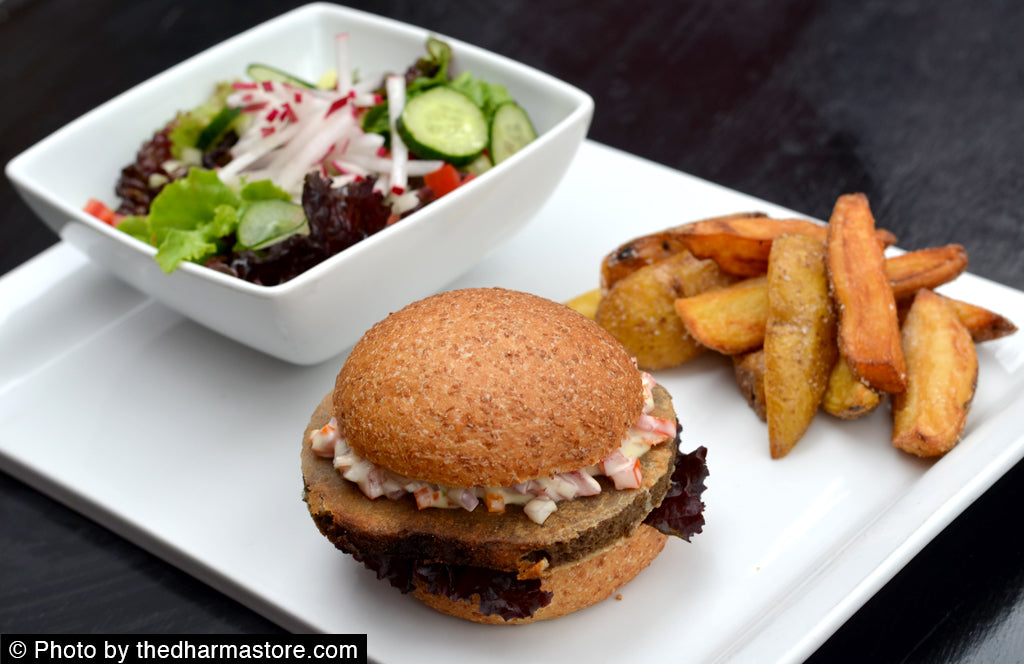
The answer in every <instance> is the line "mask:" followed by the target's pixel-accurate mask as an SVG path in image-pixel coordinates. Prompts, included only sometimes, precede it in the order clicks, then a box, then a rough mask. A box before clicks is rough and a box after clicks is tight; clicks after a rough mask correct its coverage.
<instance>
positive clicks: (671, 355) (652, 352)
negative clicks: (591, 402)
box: [594, 250, 734, 371]
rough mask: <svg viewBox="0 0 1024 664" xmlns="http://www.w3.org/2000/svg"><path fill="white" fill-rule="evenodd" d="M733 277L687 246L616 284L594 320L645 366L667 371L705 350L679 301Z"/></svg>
mask: <svg viewBox="0 0 1024 664" xmlns="http://www.w3.org/2000/svg"><path fill="white" fill-rule="evenodd" d="M733 281H734V277H731V276H729V275H727V274H725V273H724V272H722V271H721V270H720V269H719V268H718V266H717V265H715V263H714V261H710V260H699V259H697V258H694V257H693V255H692V254H691V253H690V252H689V251H685V250H684V251H682V252H680V253H678V254H675V255H673V256H671V257H669V258H666V259H664V260H661V261H658V262H656V263H652V264H650V265H645V266H644V267H641V268H640V269H638V270H636V271H634V272H633V273H631V274H630V275H628V276H627V277H625V278H624V279H622V280H620V281H619V282H617V283H616V284H615V286H613V287H612V288H611V289H610V290H609V291H608V292H607V293H606V294H605V295H604V297H602V298H601V301H600V303H599V304H598V307H597V311H596V313H595V316H594V320H595V321H596V322H597V323H598V324H599V325H601V327H603V328H604V329H605V330H607V331H608V332H609V333H611V335H612V336H614V337H615V338H616V339H618V340H619V343H621V344H622V345H623V346H624V347H625V348H626V351H627V352H628V353H630V354H631V355H632V356H633V357H635V358H636V361H637V365H638V366H639V367H640V368H641V369H643V370H645V371H655V370H658V369H666V368H669V367H673V366H676V365H679V364H682V363H684V362H687V361H689V360H692V359H693V358H695V357H697V356H698V355H700V354H701V353H702V352H704V350H705V349H704V347H703V346H702V345H700V344H699V343H697V341H696V340H695V339H694V338H693V337H692V336H691V335H690V333H689V332H687V331H686V327H685V326H684V325H683V322H682V320H681V319H680V318H679V316H678V314H676V310H675V301H676V300H677V299H679V298H680V297H686V296H688V295H696V294H697V293H699V292H703V291H704V290H710V289H714V288H721V287H723V286H726V285H728V284H730V283H732V282H733Z"/></svg>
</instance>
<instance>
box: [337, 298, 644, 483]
mask: <svg viewBox="0 0 1024 664" xmlns="http://www.w3.org/2000/svg"><path fill="white" fill-rule="evenodd" d="M642 409H643V388H642V383H641V377H640V372H639V371H638V370H637V368H636V366H635V365H634V363H633V360H632V359H631V358H630V357H629V355H628V354H627V353H626V351H625V350H624V349H623V348H622V346H621V345H620V344H619V343H618V342H617V341H616V340H615V339H614V338H613V337H612V336H611V335H609V334H608V333H607V332H605V331H604V330H603V329H602V328H601V327H600V326H599V325H597V324H596V323H594V322H593V321H591V320H589V319H587V318H586V317H584V316H582V315H580V314H578V313H576V312H575V311H573V310H571V309H569V308H568V307H566V306H564V305H562V304H558V303H556V302H552V301H550V300H546V299H544V298H541V297H538V296H536V295H530V294H527V293H521V292H518V291H510V290H504V289H500V288H478V289H466V290H456V291H449V292H446V293H441V294H438V295H434V296H432V297H428V298H426V299H424V300H420V301H418V302H415V303H413V304H411V305H409V306H407V307H405V308H404V309H402V310H400V311H398V312H396V313H393V314H391V315H390V316H388V317H387V318H385V319H384V320H382V321H380V322H379V323H377V324H376V325H374V326H373V328H371V329H370V330H369V331H368V332H367V333H366V335H365V336H363V338H362V339H361V340H360V341H359V342H358V343H357V344H356V345H355V347H354V348H353V349H352V352H351V354H350V355H349V357H348V359H347V360H346V361H345V365H344V366H343V367H342V369H341V372H340V373H339V374H338V379H337V382H336V384H335V391H334V410H333V414H334V415H335V417H337V418H338V421H339V423H341V426H342V429H343V431H344V433H345V437H346V439H347V442H348V444H349V445H350V446H351V447H352V448H353V449H354V450H355V451H356V452H357V453H358V454H359V455H360V456H362V457H363V458H365V459H367V460H369V461H372V462H374V463H376V464H378V465H380V466H383V467H384V468H388V469H390V470H393V471H395V472H397V473H400V474H402V475H405V476H406V477H410V478H413V479H419V480H424V481H427V482H435V483H438V484H444V485H447V486H456V487H473V486H509V485H511V484H515V483H518V482H524V481H526V480H528V479H534V478H538V477H544V476H547V475H550V474H554V473H559V472H569V471H573V470H579V469H581V468H584V467H586V466H589V465H591V464H594V463H597V462H599V461H600V460H601V459H602V458H604V457H605V456H607V455H608V454H610V453H611V452H612V451H614V450H615V449H617V448H618V447H619V446H620V445H621V444H622V440H623V437H624V436H625V435H626V432H627V431H628V429H629V428H630V426H631V425H633V424H634V423H635V422H636V421H637V419H638V418H639V416H640V413H641V411H642Z"/></svg>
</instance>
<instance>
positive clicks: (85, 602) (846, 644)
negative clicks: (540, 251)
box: [0, 0, 1024, 662]
mask: <svg viewBox="0 0 1024 664" xmlns="http://www.w3.org/2000/svg"><path fill="white" fill-rule="evenodd" d="M296 4H300V3H289V2H270V1H267V0H249V1H247V2H245V3H230V4H229V3H212V2H203V1H199V0H146V1H145V2H114V1H111V0H94V1H88V2H84V1H82V0H4V1H3V2H0V86H2V87H0V89H2V90H3V93H2V95H0V98H2V100H3V101H2V102H0V161H2V162H4V163H6V162H7V161H8V160H9V159H10V158H12V157H13V156H15V155H16V154H17V153H18V152H20V151H21V150H23V149H25V148H27V147H29V146H30V145H31V144H33V143H34V142H36V141H37V140H39V139H41V138H43V137H44V136H46V135H47V134H49V133H50V132H52V131H54V130H56V129H57V128H59V127H60V126H62V125H64V124H65V123H67V122H68V121H70V120H72V119H74V118H75V117H77V116H79V115H81V114H82V113H84V112H86V111H88V110H89V109H91V108H92V107H94V106H96V105H98V104H100V103H102V102H103V101H106V100H107V99H109V98H110V97H112V96H114V95H115V94H117V93H119V92H122V91H123V90H125V89H127V88H129V87H131V86H132V85H134V84H136V83H139V82H141V81H143V80H145V79H146V78H148V77H150V76H152V75H153V74H156V73H158V72H160V71H161V70H163V69H165V68H167V67H168V66H170V65H173V64H175V63H176V62H178V61H180V60H182V59H184V58H185V57H188V56H190V55H193V54H195V53H197V52H199V51H201V50H203V49H205V48H207V47H209V46H211V45H213V44H215V43H217V42H219V41H221V40H223V39H224V38H226V37H229V36H231V35H233V34H235V33H237V32H239V31H241V30H243V29H245V28H248V27H251V26H252V25H255V24H256V23H259V22H261V21H263V20H266V19H269V18H272V17H274V16H276V15H278V14H280V13H282V12H283V11H285V10H287V9H289V8H291V7H293V6H295V5H296ZM350 5H351V6H354V7H358V8H361V9H366V10H368V11H371V12H374V13H377V14H381V15H384V16H390V17H393V18H397V19H399V20H403V21H407V22H410V23H414V24H416V25H420V26H423V27H425V28H428V29H430V30H433V31H435V32H437V33H440V34H442V35H448V36H451V37H455V38H458V39H462V40H465V41H468V42H471V43H474V44H476V45H479V46H481V47H483V48H487V49H489V50H493V51H496V52H498V53H501V54H504V55H508V56H510V57H512V58H514V59H517V60H520V61H522V62H525V63H526V64H529V65H532V66H535V67H537V68H540V69H542V70H544V71H547V72H549V73H551V74H553V75H555V76H557V77H559V78H562V79H564V80H566V81H569V82H571V83H573V84H575V85H577V86H579V87H581V88H583V89H584V90H586V91H587V92H588V93H590V94H591V95H592V96H593V97H594V99H595V102H596V112H595V116H594V121H593V124H592V127H591V131H590V138H591V139H593V140H596V141H599V142H601V143H605V144H607V145H611V146H614V147H617V148H621V149H623V150H626V151H629V152H632V153H635V154H638V155H640V156H642V157H646V158H648V159H652V160H654V161H657V162H660V163H663V164H666V165H668V166H670V167H673V168H677V169H680V170H682V171H685V172H688V173H692V174H694V175H697V176H700V177H703V178H706V179H709V180H712V181H714V182H717V183H719V184H722V185H725V186H728V187H731V188H734V189H737V190H739V191H742V192H745V193H748V194H752V195H754V196H758V197H761V198H764V199H767V200H769V201H771V202H773V203H778V204H780V205H783V206H786V207H789V208H793V209H795V210H798V211H801V212H803V213H806V214H808V215H812V216H814V217H817V218H828V216H829V213H830V211H831V207H832V204H833V203H834V201H835V198H836V196H838V195H839V194H841V193H844V192H849V191H863V192H865V193H866V194H867V195H868V197H869V199H870V201H871V204H872V209H873V211H874V212H875V216H876V218H877V219H878V223H879V225H881V226H884V227H886V228H888V229H890V230H892V231H893V232H894V233H895V234H896V235H897V236H898V238H899V244H900V246H902V247H905V248H920V247H925V246H935V245H940V244H946V243H949V242H959V243H961V244H963V245H964V246H965V247H966V248H967V250H968V253H969V256H970V268H969V269H970V271H971V272H973V273H975V274H978V275H981V276H985V277H988V278H990V279H993V280H995V281H999V282H1002V283H1004V284H1007V285H1010V286H1013V287H1015V288H1018V289H1024V254H1022V251H1021V249H1022V248H1024V241H1022V240H1024V226H1022V224H1021V222H1020V213H1019V210H1021V209H1022V207H1024V186H1022V179H1024V178H1022V176H1024V159H1022V153H1024V45H1022V39H1024V37H1022V35H1024V3H1020V2H1017V1H1012V0H1002V1H991V2H920V1H913V0H906V1H901V0H894V1H891V2H810V1H804V0H777V1H768V0H753V1H750V2H740V1H737V0H727V1H725V2H714V1H713V0H697V1H694V2H656V1H653V0H650V1H648V0H630V1H625V0H622V1H620V0H613V1H603V2H593V1H587V2H584V1H578V2H543V3H541V2H526V1H525V0H518V1H503V2H497V1H487V2H452V1H450V0H418V1H404V0H381V1H379V2H354V3H350ZM602 186H606V187H613V186H615V182H614V178H610V180H609V182H607V183H604V184H603V185H602ZM636 195H637V196H638V197H639V196H644V195H648V194H647V192H636ZM685 220H688V218H687V217H686V210H685V204H682V205H681V209H680V218H679V220H670V221H667V222H666V225H670V224H671V223H676V221H685ZM56 239H57V238H56V237H55V236H54V235H53V234H52V233H50V231H48V230H47V229H46V228H45V227H44V226H43V225H42V224H41V223H40V222H39V221H38V220H36V219H35V218H34V216H33V215H32V213H31V212H30V211H29V210H28V208H27V207H25V205H24V204H23V203H22V202H21V201H20V199H19V198H18V197H17V195H16V194H15V193H14V191H13V189H12V188H11V186H10V184H9V183H8V182H7V181H6V180H4V181H3V182H0V274H2V273H3V272H6V271H8V270H10V269H13V268H14V267H16V266H17V265H19V264H20V263H22V262H23V261H25V260H27V259H28V258H30V257H31V256H33V255H34V254H36V253H38V252H39V251H41V250H42V249H44V248H45V247H47V246H49V245H51V244H52V243H54V242H56ZM1016 322H1017V323H1018V325H1019V324H1021V321H1016ZM15 350H16V349H10V348H4V349H0V358H2V356H3V354H5V353H10V352H14V351H15ZM0 361H2V359H0ZM1022 505H1024V464H1018V465H1017V466H1016V467H1015V468H1014V469H1012V470H1011V471H1010V472H1009V473H1007V475H1006V476H1005V477H1004V478H1003V479H1001V480H1000V481H999V482H998V483H997V484H996V485H995V486H994V487H993V488H992V489H990V490H989V491H988V492H987V493H986V494H984V495H983V496H982V497H981V498H980V499H979V500H978V501H977V502H976V503H975V504H974V505H973V506H972V507H970V508H969V509H968V510H967V511H966V512H965V513H964V514H963V515H962V516H961V517H959V518H958V519H957V520H956V521H955V522H954V523H953V524H952V525H950V526H949V527H948V528H947V529H946V530H945V531H944V532H943V533H942V534H941V535H940V536H939V537H937V538H936V539H935V540H934V541H933V542H932V543H931V544H930V545H929V546H928V547H927V548H925V549H924V551H923V552H922V553H921V554H919V555H918V556H917V557H916V558H915V559H914V560H913V561H912V562H911V563H910V565H908V566H907V568H906V569H905V570H903V571H902V572H900V573H899V574H898V575H897V576H896V577H895V578H894V579H893V580H892V581H891V582H890V583H889V584H888V585H886V586H885V587H884V588H883V589H882V590H881V591H880V592H879V593H878V594H877V595H876V596H875V597H874V598H873V599H871V600H870V601H869V602H868V603H867V604H866V605H865V606H864V607H863V608H862V609H861V610H860V611H859V612H858V613H857V614H856V615H855V616H854V617H853V618H852V619H851V620H850V621H849V622H848V623H847V624H846V625H845V626H844V627H843V628H842V629H840V630H839V631H838V632H837V633H836V634H835V636H833V637H832V638H831V639H830V640H829V641H828V642H827V643H826V644H824V645H823V646H822V648H821V650H820V651H819V652H818V653H817V655H815V656H814V657H813V658H812V660H811V661H813V662H836V661H858V662H860V661H872V662H936V661H963V662H968V661H970V662H975V661H983V662H1019V661H1024V655H1022V653H1024V556H1022V551H1021V549H1020V546H1019V544H1018V540H1019V539H1020V537H1019V534H1018V529H1019V527H1020V524H1021V521H1022V519H1021V516H1020V508H1021V506H1022ZM687 601H693V598H688V599H687ZM698 601H699V600H698ZM276 629H277V628H276V627H275V626H274V625H272V624H270V623H268V622H266V621H265V620H263V619H262V618H260V617H259V616H257V615H255V614H253V613H252V612H250V611H249V610H247V609H245V608H244V607H242V606H240V605H238V604H236V603H235V602H233V601H232V600H229V599H227V598H225V597H224V596H222V595H220V594H219V593H217V592H215V591H212V590H210V589H209V588H208V587H206V586H205V585H203V584H202V583H200V582H199V581H196V580H194V579H192V578H191V577H189V576H188V575H186V574H184V573H182V572H180V571H178V570H177V569H175V568H174V567H172V566H170V565H168V564H166V563H164V562H162V561H161V560H159V559H157V558H155V557H153V556H151V555H149V554H148V553H146V552H144V551H142V550H139V549H137V548H136V547H134V546H133V545H131V544H129V543H127V542H125V541H124V540H122V539H121V538H120V537H118V536H116V535H114V534H112V533H110V532H109V531H107V530H105V529H103V528H101V527H99V526H97V525H95V524H94V523H92V522H91V521H89V520H87V519H84V518H83V517H81V516H79V515H77V514H76V513H75V512H73V511H71V510H69V509H67V508H65V507H63V506H61V505H59V504H57V503H55V502H53V501H51V500H50V499H48V498H46V497H45V496H43V495H41V494H39V493H37V492H36V491H34V490H32V489H31V488H29V487H27V486H26V485H24V484H22V483H21V482H20V481H18V480H16V479H13V478H11V477H9V476H7V475H0V632H8V633H9V632H12V631H17V632H75V631H79V632H235V631H241V632H250V631H274V630H276ZM679 654H680V658H683V657H685V644H679Z"/></svg>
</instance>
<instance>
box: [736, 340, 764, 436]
mask: <svg viewBox="0 0 1024 664" xmlns="http://www.w3.org/2000/svg"><path fill="white" fill-rule="evenodd" d="M732 368H733V371H734V372H735V374H736V384H737V385H738V386H739V388H740V392H742V393H743V396H744V397H746V399H747V403H748V404H749V405H750V407H751V408H752V409H753V411H754V413H755V414H756V415H757V416H758V417H759V418H760V419H761V421H762V422H763V421H765V420H766V419H767V416H766V415H765V406H764V349H762V348H758V349H757V350H752V351H750V352H749V353H740V354H737V355H733V356H732Z"/></svg>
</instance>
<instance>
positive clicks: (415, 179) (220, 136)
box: [85, 33, 537, 285]
mask: <svg viewBox="0 0 1024 664" xmlns="http://www.w3.org/2000/svg"><path fill="white" fill-rule="evenodd" d="M334 42H335V47H336V55H335V59H336V66H335V68H333V69H329V70H327V71H326V72H325V73H324V74H323V76H322V77H321V78H320V79H319V80H318V81H317V82H315V83H314V82H309V81H306V80H303V79H302V78H300V77H298V76H295V75H293V74H290V73H288V72H286V71H283V70H281V69H278V68H276V67H273V66H270V65H267V64H263V63H252V64H250V65H249V66H248V67H246V71H245V76H244V77H240V78H238V79H235V80H232V81H225V82H221V83H219V84H217V86H216V88H215V90H214V92H213V93H212V95H211V97H210V98H209V99H208V100H207V101H205V102H204V103H203V104H201V105H199V106H198V107H196V108H193V109H191V110H188V111H184V112H179V113H177V114H176V115H175V117H174V118H173V119H171V120H170V121H169V122H168V123H167V124H166V125H165V126H163V127H161V128H160V129H158V130H157V131H156V132H155V133H154V135H153V136H152V137H150V138H149V139H148V140H146V141H145V143H143V145H142V147H141V148H140V149H139V151H138V154H137V156H136V159H135V161H134V162H133V163H131V164H129V165H127V166H125V167H124V168H123V169H122V171H121V174H120V177H119V178H118V180H117V183H116V186H115V192H116V194H117V196H118V197H119V203H118V204H117V205H116V207H114V208H112V207H110V206H108V205H107V204H105V203H104V202H102V201H101V200H99V199H98V198H90V199H89V200H88V201H87V203H86V205H85V210H86V211H87V212H89V213H90V214H93V215H94V216H96V217H97V218H99V219H101V220H102V221H105V222H107V223H110V224H112V225H114V226H115V227H116V228H118V229H119V230H121V231H124V232H125V233H128V234H130V235H132V236H133V237H135V238H137V239H139V240H141V241H143V242H146V243H148V244H151V245H153V246H154V247H156V249H157V251H156V254H155V256H154V258H155V260H156V262H157V263H158V264H159V265H160V267H161V268H162V269H163V270H164V271H165V272H173V271H174V270H175V269H177V267H178V265H179V264H180V263H181V262H182V261H190V262H194V263H198V264H201V265H205V266H206V267H209V268H212V269H214V270H218V271H220V272H224V273H226V274H229V275H231V276H234V277H238V278H241V279H245V280H247V281H250V282H252V283H256V284H261V285H276V284H280V283H283V282H285V281H288V280H289V279H292V278H294V277H296V276H298V275H299V274H301V273H302V272H304V271H306V270H307V269H309V268H310V267H312V266H313V265H316V264H318V263H320V262H322V261H324V260H326V259H327V258H330V257H331V256H333V255H334V254H337V253H338V252H340V251H342V250H344V249H346V248H348V247H350V246H352V245H353V244H355V243H356V242H358V241H360V240H362V239H363V238H365V237H368V236H369V235H373V234H374V233H377V232H378V231H380V230H382V229H384V228H386V227H387V226H390V225H392V224H394V223H397V222H398V221H400V220H401V219H402V218H404V217H406V216H408V215H409V214H411V213H413V212H415V211H416V210H419V209H420V208H422V207H423V206H425V205H428V204H429V203H431V202H433V201H434V200H435V199H437V198H438V197H440V196H443V195H445V194H447V193H450V192H451V191H453V190H454V189H456V188H457V187H459V186H460V185H462V184H464V183H465V182H468V181H469V180H471V179H472V178H473V177H475V176H476V175H479V174H481V173H483V172H485V171H487V170H489V169H490V168H491V167H492V166H493V165H494V164H496V163H500V162H502V161H504V160H505V159H508V158H509V157H511V156H512V155H513V154H515V153H516V152H518V151H519V150H521V149H522V148H523V147H525V146H526V145H528V144H529V143H530V142H532V141H533V140H534V139H536V137H537V133H536V130H535V129H534V128H533V124H532V123H531V121H530V118H529V115H528V114H527V112H526V111H525V110H524V109H523V108H522V107H521V106H519V105H518V104H517V103H516V102H515V100H513V99H512V96H511V95H510V94H509V92H508V90H507V88H505V86H503V85H500V84H494V83H489V82H487V81H484V80H481V79H479V78H477V77H476V76H474V75H473V74H472V73H471V72H469V71H465V72H463V73H461V74H459V75H458V76H454V77H453V76H452V74H451V67H450V64H451V62H452V50H451V47H450V46H449V45H448V44H447V43H446V42H444V41H442V40H440V39H437V38H436V37H433V36H432V37H430V38H428V39H427V42H426V47H425V53H424V54H423V55H422V56H421V57H419V58H417V59H416V61H415V62H413V63H411V64H410V65H409V67H408V68H407V69H406V70H405V71H404V72H399V73H390V74H387V75H385V76H384V77H383V78H382V79H375V80H366V81H360V80H356V79H357V76H358V73H357V72H355V71H353V69H352V67H351V64H350V62H351V57H350V54H349V35H348V33H340V34H338V35H336V37H335V40H334Z"/></svg>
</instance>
